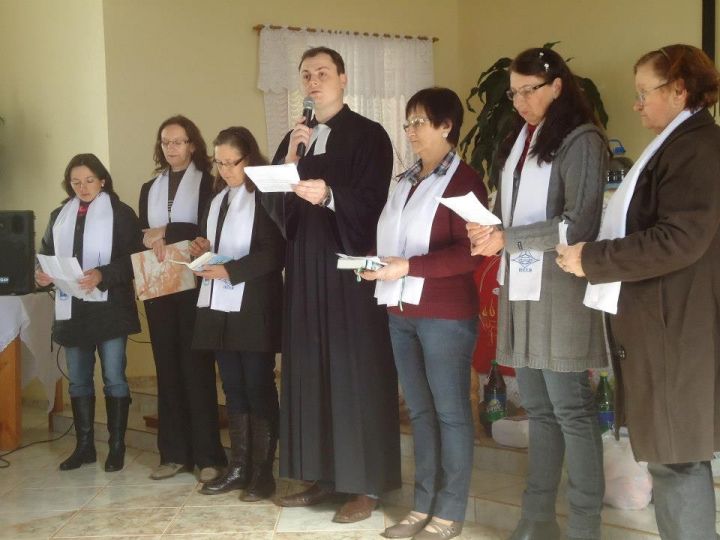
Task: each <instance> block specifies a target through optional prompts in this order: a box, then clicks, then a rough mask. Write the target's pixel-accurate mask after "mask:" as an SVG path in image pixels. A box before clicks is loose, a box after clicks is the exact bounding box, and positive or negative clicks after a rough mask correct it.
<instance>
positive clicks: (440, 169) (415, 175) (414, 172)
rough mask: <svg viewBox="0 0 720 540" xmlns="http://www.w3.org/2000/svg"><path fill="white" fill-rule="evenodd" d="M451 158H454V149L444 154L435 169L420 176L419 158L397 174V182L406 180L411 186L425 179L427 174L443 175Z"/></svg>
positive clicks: (420, 163)
mask: <svg viewBox="0 0 720 540" xmlns="http://www.w3.org/2000/svg"><path fill="white" fill-rule="evenodd" d="M453 159H455V150H450V151H449V152H448V153H447V154H445V157H444V158H443V159H442V161H441V162H440V163H439V164H438V166H437V167H435V169H434V170H433V171H432V172H431V173H429V174H426V175H425V176H420V172H421V171H422V160H421V159H419V160H418V161H417V163H415V165H413V166H412V167H410V168H409V169H408V170H407V171H405V172H404V173H400V174H398V175H397V179H398V182H399V181H400V180H405V179H406V178H407V180H408V181H409V182H410V185H411V186H416V185H418V184H419V183H420V182H422V181H423V180H425V179H426V178H427V177H428V176H432V175H433V174H437V175H438V176H444V175H445V173H446V172H448V169H449V168H450V164H451V163H452V161H453Z"/></svg>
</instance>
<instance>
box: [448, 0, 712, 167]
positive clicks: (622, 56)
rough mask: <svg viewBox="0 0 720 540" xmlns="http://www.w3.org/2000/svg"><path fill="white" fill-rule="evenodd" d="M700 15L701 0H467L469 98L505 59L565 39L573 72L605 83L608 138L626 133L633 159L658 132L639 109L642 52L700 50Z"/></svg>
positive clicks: (463, 33)
mask: <svg viewBox="0 0 720 540" xmlns="http://www.w3.org/2000/svg"><path fill="white" fill-rule="evenodd" d="M501 6H502V7H501ZM701 17H702V12H701V2H699V1H698V2H677V1H675V0H633V1H632V2H620V1H618V0H604V1H597V0H552V1H548V0H544V1H538V0H513V1H512V2H503V3H502V4H500V3H495V2H485V1H481V2H479V1H477V0H460V20H461V21H462V23H461V26H460V51H461V52H460V54H461V58H462V60H463V61H462V67H463V69H462V74H461V86H460V88H461V89H463V90H464V92H465V93H464V94H462V96H463V97H465V95H467V93H468V91H467V90H469V89H470V88H471V87H472V86H474V85H475V82H476V81H477V78H478V76H479V75H480V73H482V72H483V71H484V70H485V69H487V68H488V67H490V65H491V64H492V63H493V62H494V61H495V60H497V59H498V58H500V57H502V56H509V57H513V56H514V55H515V54H517V53H519V52H521V51H522V50H523V49H526V48H529V47H539V46H541V45H542V44H543V43H546V42H549V41H561V42H562V43H559V44H558V45H556V46H555V48H556V50H557V51H559V52H560V53H561V54H562V55H563V57H565V58H568V57H574V59H573V60H572V61H571V63H570V67H571V69H572V70H573V71H575V72H576V73H578V74H580V75H583V76H585V77H590V78H591V79H593V81H594V82H595V84H597V85H598V88H599V90H600V93H601V95H602V97H603V101H604V103H605V107H606V109H607V111H608V114H609V116H610V122H609V123H608V136H609V137H615V138H620V139H621V140H622V141H623V142H624V143H625V146H626V148H627V150H628V155H629V156H630V157H631V158H633V160H634V159H636V158H637V157H638V156H639V154H640V152H641V151H642V149H643V148H644V146H645V145H646V144H647V143H648V142H649V140H650V138H651V137H652V134H651V133H650V132H648V131H646V130H644V129H643V128H642V127H641V126H640V122H639V120H638V118H637V115H636V114H635V113H633V111H632V105H633V96H634V92H635V89H634V86H633V75H632V66H633V64H634V63H635V60H637V58H638V57H640V56H641V55H642V54H643V53H645V52H647V51H650V50H652V49H657V48H658V47H661V46H663V45H667V44H670V43H678V42H680V43H689V44H691V45H696V46H698V47H699V46H700V45H701V35H702V28H701ZM470 120H471V119H468V121H470Z"/></svg>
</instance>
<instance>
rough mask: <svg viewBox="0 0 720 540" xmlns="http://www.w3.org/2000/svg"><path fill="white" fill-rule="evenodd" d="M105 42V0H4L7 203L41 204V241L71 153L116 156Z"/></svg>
mask: <svg viewBox="0 0 720 540" xmlns="http://www.w3.org/2000/svg"><path fill="white" fill-rule="evenodd" d="M104 43H105V36H104V30H103V19H102V4H101V3H100V2H99V1H96V0H64V1H62V2H57V1H55V0H0V116H2V117H3V118H5V124H4V125H0V210H34V211H35V229H36V238H37V240H38V242H39V239H40V238H41V235H42V234H43V231H44V230H45V226H46V225H47V220H48V215H49V214H50V211H51V210H52V209H53V208H55V207H57V206H58V205H59V203H60V201H61V200H62V199H63V198H64V196H65V195H64V192H63V191H62V189H61V188H60V180H61V179H62V174H63V171H64V169H65V165H66V164H67V162H68V160H69V159H70V157H72V156H73V155H74V154H77V153H80V152H93V153H95V154H97V156H98V157H99V158H100V159H101V160H103V161H104V162H105V163H107V162H108V158H109V155H110V153H109V149H108V124H107V109H106V105H107V96H106V93H105V51H104ZM8 255H9V254H5V255H4V256H5V257H7V256H8ZM23 395H24V396H25V397H26V398H28V399H32V400H44V399H46V396H45V391H44V390H43V387H42V385H40V383H39V382H38V381H37V380H35V381H33V382H32V383H31V384H30V385H29V386H28V387H27V388H26V389H25V390H24V391H23Z"/></svg>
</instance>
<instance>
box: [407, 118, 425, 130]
mask: <svg viewBox="0 0 720 540" xmlns="http://www.w3.org/2000/svg"><path fill="white" fill-rule="evenodd" d="M429 121H430V120H429V119H428V118H425V117H424V116H416V117H415V118H409V119H408V121H407V122H405V123H404V124H403V125H402V127H403V129H404V130H405V131H407V130H408V129H410V128H413V129H417V128H419V127H420V126H424V125H425V124H426V123H427V122H429Z"/></svg>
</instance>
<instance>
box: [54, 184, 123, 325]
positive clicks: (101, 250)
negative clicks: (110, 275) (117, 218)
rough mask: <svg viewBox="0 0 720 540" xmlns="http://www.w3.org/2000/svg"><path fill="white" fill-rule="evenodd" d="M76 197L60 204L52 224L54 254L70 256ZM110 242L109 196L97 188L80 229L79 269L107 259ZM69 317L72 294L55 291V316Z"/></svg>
mask: <svg viewBox="0 0 720 540" xmlns="http://www.w3.org/2000/svg"><path fill="white" fill-rule="evenodd" d="M79 207H80V199H78V198H77V197H75V198H73V199H71V200H69V201H68V202H67V203H66V204H65V206H63V207H62V210H60V213H59V214H58V217H57V219H56V220H55V224H54V225H53V244H54V247H55V255H56V256H58V257H72V256H73V247H74V243H75V223H76V222H77V214H78V208H79ZM112 245H113V209H112V203H111V201H110V195H108V194H107V193H105V192H104V191H101V192H100V193H98V194H97V197H95V199H93V201H92V202H91V203H90V206H89V207H88V211H87V214H86V215H85V229H84V231H83V255H82V269H83V271H85V270H90V269H92V268H96V267H98V266H103V265H105V264H108V263H109V262H110V256H111V255H112ZM107 298H108V292H107V291H104V292H103V293H102V297H101V299H100V300H97V301H98V302H106V301H107ZM71 317H72V297H71V296H70V295H69V294H67V293H65V292H63V291H61V290H59V289H58V290H57V291H56V294H55V319H56V320H58V321H65V320H68V319H70V318H71Z"/></svg>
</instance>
